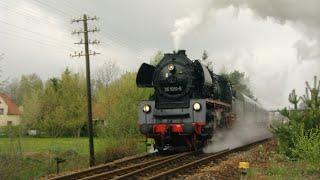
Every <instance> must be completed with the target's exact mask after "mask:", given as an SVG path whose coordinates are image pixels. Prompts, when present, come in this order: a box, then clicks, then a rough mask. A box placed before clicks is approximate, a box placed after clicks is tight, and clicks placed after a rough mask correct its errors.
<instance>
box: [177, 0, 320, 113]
mask: <svg viewBox="0 0 320 180" xmlns="http://www.w3.org/2000/svg"><path fill="white" fill-rule="evenodd" d="M196 7H200V8H194V10H193V9H192V10H191V11H190V12H188V14H186V16H185V17H181V18H178V19H176V20H175V22H174V28H173V31H172V32H171V35H172V37H173V42H174V47H175V49H178V48H179V47H180V44H182V43H183V39H184V38H185V37H186V36H188V35H189V34H191V33H192V32H193V31H194V30H196V29H198V28H200V27H202V26H203V25H204V24H205V22H207V21H212V20H213V18H214V17H215V15H216V14H215V13H216V12H217V11H219V10H224V9H228V8H229V9H230V7H232V9H233V11H235V13H238V12H239V11H242V10H243V11H248V10H249V11H251V12H252V13H253V15H255V17H257V18H258V19H261V20H265V21H266V22H267V21H269V22H270V19H271V20H272V21H273V23H274V22H275V23H278V24H280V25H283V26H286V27H290V28H293V29H294V30H295V31H296V32H297V33H299V37H297V38H298V39H297V40H296V42H295V43H293V44H288V48H287V50H288V49H290V48H291V49H292V52H291V53H292V54H293V53H295V56H296V57H295V58H294V56H293V57H292V58H291V56H286V58H287V59H289V58H290V59H292V60H290V61H288V60H287V59H286V61H287V62H285V61H282V60H283V59H282V58H284V57H285V55H281V50H280V51H279V52H275V51H272V50H270V51H264V52H265V53H264V54H270V53H278V54H274V56H271V55H270V56H267V57H264V59H263V60H265V61H268V60H267V58H269V57H270V58H277V60H275V59H272V60H271V59H270V61H269V62H273V63H276V62H281V63H282V64H279V65H278V66H277V65H275V64H271V63H267V62H261V61H260V62H259V64H258V63H256V62H257V61H258V60H260V59H258V60H257V59H255V58H256V57H255V55H257V54H258V55H259V53H260V52H261V51H259V52H256V53H255V54H253V53H252V52H253V50H254V49H247V50H248V52H245V53H243V54H239V52H236V53H234V52H230V56H229V57H225V58H226V59H224V60H223V62H222V63H223V64H228V65H227V66H226V68H227V69H228V70H229V69H230V66H231V69H232V68H234V69H238V70H240V71H245V72H246V74H248V75H249V77H250V81H251V82H253V84H254V86H253V88H252V89H253V90H254V94H256V95H257V96H258V99H260V100H261V101H260V102H262V103H263V104H265V103H264V101H266V100H268V101H269V102H267V103H266V104H267V106H268V107H269V108H270V109H276V108H279V107H282V106H283V105H286V104H287V96H288V93H289V91H291V90H292V89H293V88H297V91H298V93H303V92H304V91H303V90H304V86H303V83H304V81H306V80H309V78H312V77H313V76H314V75H320V74H319V72H320V18H319V17H320V1H318V0H309V1H298V0H258V1H257V0H214V1H213V0H208V1H199V2H198V4H197V6H196ZM213 36H217V35H215V34H213ZM218 36H220V35H218ZM213 43H214V42H213ZM289 46H290V47H289ZM201 48H205V49H206V48H209V47H201ZM230 49H232V44H231V46H230ZM266 52H267V53H266ZM251 55H252V57H250V56H251ZM290 55H291V54H290ZM213 56H214V54H213ZM248 56H249V57H248ZM213 58H214V57H213ZM219 63H220V62H219ZM268 66H269V67H268ZM263 82H268V83H269V87H272V88H268V90H267V91H268V92H266V86H265V85H264V84H263ZM259 95H260V96H259ZM270 97H278V98H273V99H271V98H270ZM266 104H265V105H266Z"/></svg>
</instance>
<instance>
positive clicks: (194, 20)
mask: <svg viewBox="0 0 320 180" xmlns="http://www.w3.org/2000/svg"><path fill="white" fill-rule="evenodd" d="M200 3H201V5H200V7H199V8H196V10H193V11H189V13H188V15H187V16H185V17H181V18H179V19H176V20H175V21H174V29H173V31H172V32H171V36H172V38H173V44H174V48H175V50H178V49H179V47H180V44H181V40H182V39H183V37H184V36H186V35H187V34H189V33H191V32H192V31H193V30H195V29H196V28H197V27H200V26H201V25H202V24H203V23H204V21H205V20H206V19H208V17H209V13H210V11H211V9H212V3H211V1H202V2H200Z"/></svg>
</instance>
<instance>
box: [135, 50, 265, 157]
mask: <svg viewBox="0 0 320 180" xmlns="http://www.w3.org/2000/svg"><path fill="white" fill-rule="evenodd" d="M136 83H137V86H138V87H144V88H154V90H155V92H154V95H153V96H152V97H151V98H150V99H149V100H147V101H142V102H141V103H140V107H139V129H140V132H141V133H142V134H144V135H146V137H148V138H153V139H154V142H155V144H154V148H155V149H157V150H158V151H160V152H163V151H185V150H196V149H199V148H202V147H203V146H204V145H205V144H206V143H207V141H208V140H209V139H211V137H212V136H213V134H214V133H215V132H216V131H217V130H219V129H221V128H228V127H230V126H231V124H232V122H233V121H234V120H235V113H234V111H232V104H233V102H234V98H235V97H234V96H233V95H234V94H235V92H234V91H233V90H232V87H231V85H230V83H229V82H228V81H227V80H226V79H225V78H224V77H223V76H220V75H217V74H215V73H213V72H212V71H211V70H209V69H208V67H206V66H204V65H203V64H201V62H200V61H198V60H194V61H192V60H190V59H189V58H188V57H187V56H186V53H185V50H180V51H178V52H174V53H172V54H171V53H170V54H165V55H164V57H163V59H162V60H161V61H160V62H159V64H158V65H157V66H152V65H149V64H146V63H143V64H142V65H141V67H140V69H139V71H138V74H137V79H136ZM250 104H253V106H254V107H256V109H257V110H258V109H259V108H258V106H257V105H255V104H254V102H250ZM248 108H251V107H249V106H248ZM242 110H243V109H242Z"/></svg>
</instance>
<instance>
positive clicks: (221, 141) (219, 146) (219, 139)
mask: <svg viewBox="0 0 320 180" xmlns="http://www.w3.org/2000/svg"><path fill="white" fill-rule="evenodd" d="M236 109H237V108H236ZM239 110H240V111H241V112H237V113H236V114H237V116H236V117H237V119H236V121H235V122H234V123H233V125H232V127H231V128H230V129H222V130H219V131H217V132H215V134H214V136H213V138H212V141H211V143H210V144H208V145H207V146H206V147H205V148H204V150H203V151H204V152H205V153H214V152H218V151H221V150H225V149H234V148H237V147H241V146H243V145H246V144H250V143H254V142H256V141H259V140H263V139H265V138H268V137H271V136H272V134H271V132H270V131H269V130H268V125H269V124H270V121H269V117H263V116H261V115H260V114H252V113H246V112H242V108H240V109H239ZM239 110H238V111H239ZM241 114H242V115H241Z"/></svg>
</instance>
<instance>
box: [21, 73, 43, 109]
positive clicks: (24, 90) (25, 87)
mask: <svg viewBox="0 0 320 180" xmlns="http://www.w3.org/2000/svg"><path fill="white" fill-rule="evenodd" d="M42 90H43V82H42V80H41V78H40V77H39V76H38V75H37V74H29V75H22V77H21V80H20V83H19V88H18V90H17V94H16V99H17V103H18V104H19V105H21V104H22V102H23V101H24V100H25V99H27V98H29V96H31V95H32V94H33V93H37V92H38V91H42Z"/></svg>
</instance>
